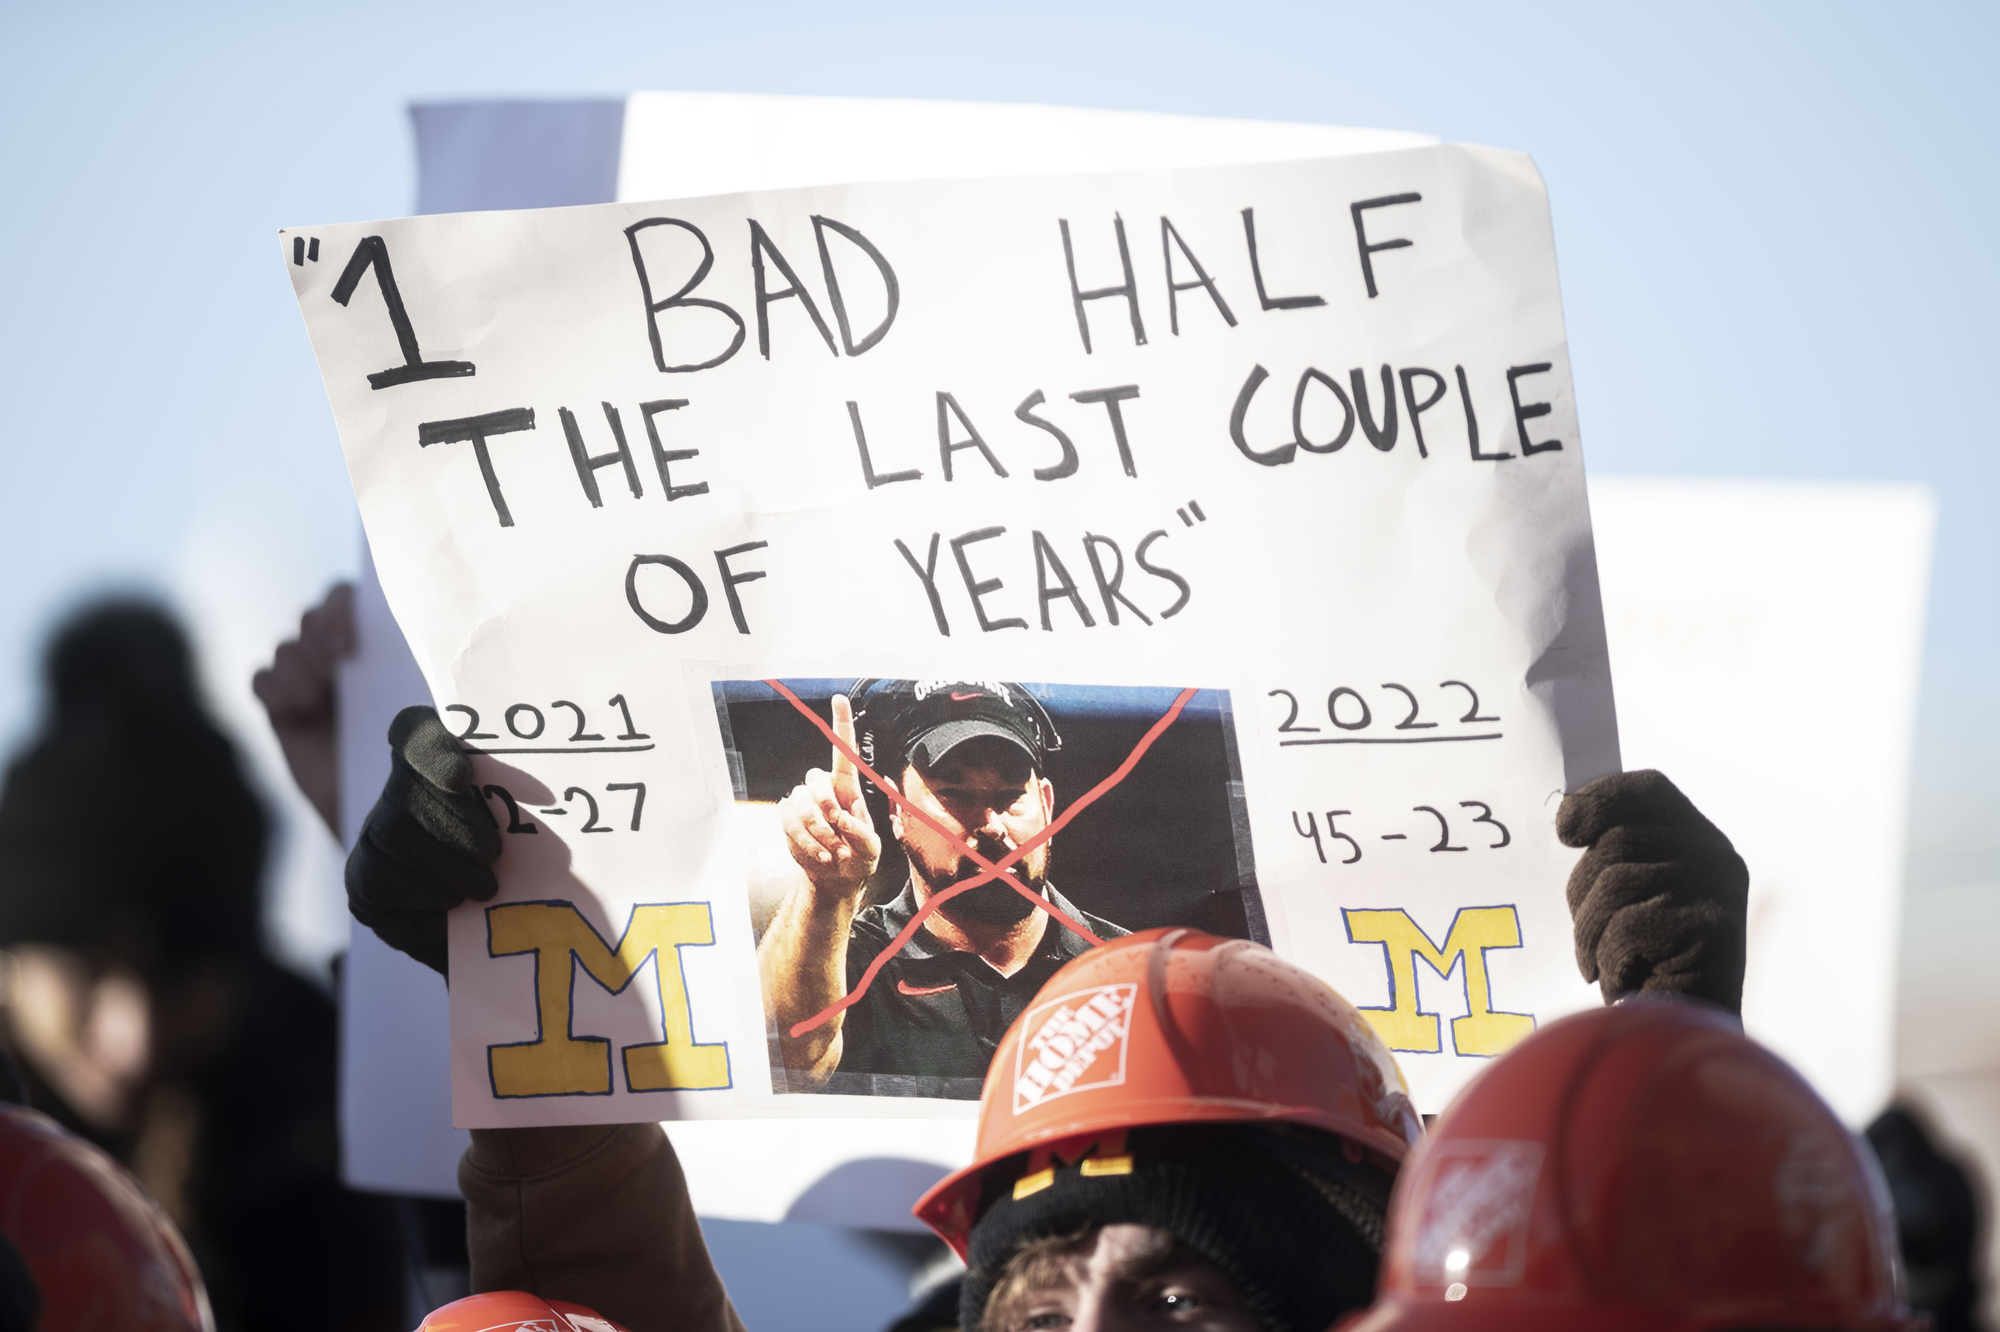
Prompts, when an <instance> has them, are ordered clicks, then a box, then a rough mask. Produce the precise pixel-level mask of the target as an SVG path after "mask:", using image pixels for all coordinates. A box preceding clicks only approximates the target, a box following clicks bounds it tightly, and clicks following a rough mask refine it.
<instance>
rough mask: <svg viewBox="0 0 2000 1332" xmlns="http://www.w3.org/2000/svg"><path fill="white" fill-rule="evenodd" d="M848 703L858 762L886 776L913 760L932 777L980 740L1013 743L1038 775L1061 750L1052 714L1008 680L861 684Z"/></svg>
mask: <svg viewBox="0 0 2000 1332" xmlns="http://www.w3.org/2000/svg"><path fill="white" fill-rule="evenodd" d="M850 698H852V700H853V702H854V708H855V732H856V736H857V739H858V740H859V742H860V750H861V758H862V760H863V761H864V762H866V763H867V764H868V765H869V766H870V767H872V768H874V769H875V770H876V771H877V772H880V773H882V775H883V776H885V777H891V778H893V777H894V776H895V775H896V773H897V772H899V771H900V770H901V769H902V767H903V766H904V765H905V764H909V763H914V764H915V765H916V766H917V769H918V770H919V771H925V772H927V771H929V770H931V769H933V768H935V767H937V766H938V764H940V763H942V762H943V761H944V758H945V755H947V754H949V753H950V752H951V751H952V750H954V749H956V748H958V747H959V746H960V745H962V744H964V743H965V742H966V741H968V740H977V739H980V738H982V737H992V738H994V739H998V740H1004V741H1006V742H1007V743H1009V744H1011V745H1013V746H1015V747H1016V748H1017V749H1019V750H1021V752H1022V753H1024V754H1026V755H1027V757H1028V762H1029V763H1030V765H1031V766H1032V767H1033V768H1034V770H1035V771H1036V772H1038V773H1039V772H1046V771H1047V770H1048V756H1049V755H1050V754H1052V753H1054V752H1055V751H1056V750H1058V749H1060V748H1062V737H1060V736H1059V735H1057V734H1056V728H1055V725H1054V723H1053V722H1051V721H1050V720H1049V714H1048V713H1047V712H1045V711H1043V709H1042V705H1041V704H1040V703H1039V702H1037V701H1036V700H1035V698H1034V697H1033V695H1031V694H1029V693H1028V691H1027V690H1025V689H1023V688H1022V687H1021V686H1020V685H1018V684H1015V683H1013V682H1011V681H1005V680H877V679H868V680H856V681H855V682H854V690H853V693H852V694H851V695H850Z"/></svg>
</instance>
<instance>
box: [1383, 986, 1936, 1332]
mask: <svg viewBox="0 0 2000 1332" xmlns="http://www.w3.org/2000/svg"><path fill="white" fill-rule="evenodd" d="M1894 1236H1895V1223H1894V1220H1893V1218H1892V1217H1891V1216H1890V1214H1889V1204H1888V1193H1887V1190H1886V1189H1885V1188H1884V1187H1883V1185H1882V1182H1881V1177H1880V1174H1879V1172H1878V1170H1877V1169H1876V1167H1875V1164H1874V1161H1873V1158H1872V1157H1870V1156H1869V1155H1868V1154H1867V1152H1866V1151H1865V1150H1864V1149H1863V1148H1862V1147H1861V1146H1860V1145H1859V1144H1858V1143H1857V1142H1856V1141H1855V1139H1854V1136H1853V1135H1852V1134H1851V1133H1849V1132H1848V1131H1847V1129H1846V1128H1845V1127H1844V1126H1842V1124H1841V1123H1840V1121H1839V1120H1838V1119H1836V1118H1835V1117H1834V1114H1833V1112H1832V1111H1831V1110H1829V1109H1828V1108H1827V1107H1826V1105H1825V1103H1824V1102H1822V1101H1821V1100H1820V1099H1819V1097H1818V1096H1816V1095H1814V1094H1813V1090H1812V1088H1811V1087H1809V1086H1807V1085H1806V1083H1805V1080H1804V1079H1802V1078H1801V1077H1800V1076H1799V1075H1798V1074H1797V1073H1795V1072H1793V1071H1792V1069H1791V1067H1790V1066H1789V1065H1787V1064H1786V1063H1785V1062H1784V1061H1783V1060H1781V1059H1779V1058H1778V1057H1777V1056H1776V1055H1774V1054H1772V1053H1771V1052H1770V1051H1768V1050H1765V1049H1764V1048H1763V1047H1761V1046H1759V1045H1757V1044H1756V1043H1754V1042H1752V1041H1750V1040H1748V1039H1746V1038H1745V1037H1743V1036H1742V1035H1741V1034H1740V1033H1738V1032H1737V1030H1736V1029H1735V1024H1734V1023H1733V1022H1732V1020H1731V1019H1730V1018H1728V1017H1727V1016H1726V1015H1724V1014H1723V1013H1722V1012H1721V1011H1720V1010H1718V1009H1711V1008H1708V1007H1707V1006H1705V1005H1696V1004H1674V1003H1643V1002H1642V1003H1636V1004H1625V1005H1620V1006H1619V1007H1616V1008H1604V1009H1596V1010H1593V1011H1591V1012H1587V1013H1579V1014H1577V1015H1576V1016H1574V1017H1569V1018H1565V1019H1563V1020H1562V1021H1560V1022H1555V1023H1552V1024H1550V1025H1549V1026H1547V1027H1544V1028H1543V1029H1542V1030H1541V1031H1539V1032H1537V1033H1536V1034H1535V1035H1533V1036H1530V1037H1529V1038H1528V1039H1527V1040H1525V1041H1523V1042H1521V1044H1519V1045H1517V1046H1515V1047H1514V1049H1513V1050H1512V1051H1510V1052H1509V1053H1508V1054H1507V1055H1506V1056H1505V1057H1504V1058H1502V1059H1500V1060H1499V1061H1497V1062H1496V1063H1494V1064H1493V1065H1492V1066H1491V1067H1490V1068H1488V1069H1486V1070H1485V1071H1484V1072H1482V1073H1481V1074H1480V1075H1479V1077H1478V1078H1477V1079H1476V1080H1474V1081H1473V1082H1472V1083H1471V1084H1470V1085H1468V1086H1467V1087H1466V1089H1465V1090H1464V1091H1463V1092H1461V1093H1460V1094H1459V1096H1458V1099H1457V1100H1456V1101H1455V1102H1453V1104H1452V1106H1451V1108H1450V1109H1449V1110H1448V1111H1446V1112H1445V1114H1444V1115H1443V1116H1442V1117H1441V1118H1440V1119H1439V1120H1438V1122H1437V1123H1436V1124H1435V1125H1433V1126H1432V1129H1431V1133H1430V1135H1429V1137H1428V1139H1427V1140H1426V1141H1425V1143H1424V1145H1423V1148H1422V1149H1421V1150H1420V1151H1419V1152H1418V1153H1417V1154H1416V1156H1415V1157H1413V1158H1412V1159H1411V1161H1410V1163H1409V1165H1408V1167H1406V1168H1405V1170H1404V1171H1403V1174H1402V1177H1401V1178H1400V1179H1399V1180H1398V1181H1397V1184H1396V1193H1395V1198H1394V1201H1393V1203H1392V1204H1391V1207H1390V1213H1389V1245H1388V1249H1387V1251H1386V1252H1385V1253H1384V1255H1383V1263H1382V1279H1381V1285H1380V1292H1379V1295H1378V1297H1377V1300H1376V1304H1375V1307H1374V1308H1373V1309H1371V1310H1370V1311H1369V1312H1368V1313H1366V1314H1364V1315H1363V1316H1362V1317H1361V1319H1360V1320H1359V1321H1358V1322H1354V1323H1350V1324H1348V1327H1347V1330H1346V1332H1391V1330H1392V1329H1393V1330H1394V1332H1430V1330H1431V1329H1441V1330H1443V1332H1474V1330H1476V1332H1511V1330H1512V1329H1516V1328H1519V1329H1529V1328H1533V1329H1535V1332H1572V1330H1574V1332H1582V1329H1586V1328H1587V1329H1592V1330H1593V1332H1595V1330H1596V1329H1603V1328H1618V1329H1621V1330H1626V1329H1630V1330H1632V1332H1700V1330H1702V1329H1720V1328H1748V1327H1801V1328H1803V1327H1810V1328H1818V1329H1827V1330H1828V1332H1832V1330H1834V1329H1839V1330H1840V1332H1906V1330H1908V1332H1915V1329H1919V1328H1921V1327H1923V1326H1924V1323H1923V1321H1922V1320H1921V1319H1919V1318H1916V1317H1914V1316H1912V1314H1911V1313H1910V1311H1909V1309H1908V1308H1907V1307H1905V1305H1904V1303H1903V1295H1902V1280H1901V1272H1900V1270H1899V1268H1898V1264H1897V1258H1896V1252H1895V1249H1894V1247H1893V1245H1894V1242H1895V1241H1894Z"/></svg>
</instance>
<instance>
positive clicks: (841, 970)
mask: <svg viewBox="0 0 2000 1332" xmlns="http://www.w3.org/2000/svg"><path fill="white" fill-rule="evenodd" d="M281 242H282V246H283V255H284V259H285V261H286V264H287V268H288V271H289V272H290V273H291V275H292V278H293V282H294V285H295V288H296V291H297V294H298V296H299V299H300V303H301V308H302V310H303V311H304V313H305V316H306V321H307V325H308V329H309V331H310V333H311V336H312V339H313V343H314V346H315V350H316V352H317V353H318V356H319V360H320V364H321V367H322V370H323V373H324V375H325V378H326V382H327V386H328V392H329V395H330V397H331V398H332V402H333V406H334V412H335V416H336V420H337V422H338V425H339V428H340V431H341V436H342V442H343V447H344V448H345V450H346V453H347V458H348V462H349V467H350V471H351V473H352V476H353V479H354V483H355V489H356V493H357V496H358V498H359V501H360V505H361V509H362V514H363V518H364V521H365V522H366V524H367V527H368V533H369V540H370V545H371V547H372V549H373V551H374V554H375V559H376V561H377V565H378V568H379V571H380V574H381V579H382V584H383V587H384V590H385V591H386V593H387V596H388V599H389V603H390V605H391V607H392V608H393V609H394V610H395V613H396V616H397V619H398V620H399V622H400V623H401V624H402V626H403V627H404V630H405V632H406V634H407V636H408V639H409V642H410V645H411V647H412V649H413V651H414V654H415V656H416V658H417V661H418V664H419V665H420V666H421V667H422V669H423V672H424V675H425V677H426V679H427V681H428V682H429V685H430V688H431V691H432V693H433V695H434V696H435V697H436V698H437V699H438V700H440V702H442V703H444V704H445V715H446V717H447V718H448V719H449V720H450V721H451V722H452V723H453V725H454V727H455V729H457V730H458V731H459V732H460V733H461V734H462V736H463V737H464V739H465V741H466V743H467V744H468V745H469V746H471V747H472V748H473V749H474V750H476V751H477V752H478V753H479V754H480V755H481V756H482V757H481V758H480V760H479V780H480V782H481V785H482V789H483V791H484V792H485V794H486V795H487V796H488V798H489V800H490V801H491V803H492V807H493V808H494V810H495V812H496V815H497V816H498V817H499V819H500V821H501V824H502V826H503V828H505V829H506V833H505V835H504V837H503V842H504V844H505V847H506V850H505V852H504V853H503V856H502V858H501V861H500V877H501V883H502V889H501V893H500V895H499V897H498V898H496V899H495V900H494V901H493V902H491V903H484V904H476V905H472V906H468V907H467V908H465V909H463V910H461V911H460V912H459V913H457V915H456V916H455V917H454V920H453V934H452V1060H453V1089H454V1106H455V1114H456V1117H457V1119H458V1122H459V1123H461V1124H464V1125H471V1126H478V1125H488V1124H505V1123H546V1122H591V1121H616V1120H644V1119H656V1118H724V1117H744V1116H827V1115H833V1116H869V1117H883V1116H888V1117H896V1116H919V1117H936V1116H943V1117H963V1116H968V1115H970V1114H971V1113H972V1109H973V1099H974V1098H975V1097H976V1095H977V1090H978V1086H979V1081H980V1078H981V1077H982V1076H983V1074H984V1071H985V1060H986V1058H987V1056H988V1055H989V1054H990V1051H991V1049H992V1045H993V1042H994V1041H995V1040H996V1039H997V1038H998V1036H999V1034H1000V1032H1001V1031H1002V1030H1004V1028H1005V1026H1006V1024H1007V1023H1008V1021H1010V1020H1011V1019H1012V1018H1013V1017H1014V1016H1015V1015H1017V1014H1018V1013H1019V1012H1020V1011H1021V1010H1022V1009H1023V1008H1025V1007H1026V1006H1027V1003H1028V1002H1029V1000H1030V999H1031V998H1032V996H1033V993H1034V990H1035V989H1036V988H1037V987H1038V986H1039V984H1040V983H1041V981H1042V980H1043V979H1045V978H1046V976H1047V975H1048V974H1049V973H1050V972H1051V971H1053V970H1054V968H1055V967H1056V966H1059V965H1060V964H1061V962H1062V961H1063V960H1064V959H1065V958H1067V957H1069V956H1072V955H1074V953H1075V952H1077V951H1079V950H1080V949H1081V948H1083V947H1084V946H1086V945H1087V944H1088V942H1090V941H1092V940H1095V939H1100V938H1106V937H1110V936H1111V935H1113V934H1116V933H1118V932H1122V931H1124V930H1136V929H1145V928H1154V927H1173V926H1195V927H1200V928H1204V929H1209V930H1212V931H1215V932H1218V933H1226V934H1227V933H1233V934H1239V935H1244V936H1248V937H1252V938H1258V939H1262V940H1266V941H1268V942H1270V943H1271V944H1272V945H1273V946H1274V947H1276V948H1277V949H1279V951H1281V952H1283V953H1285V954H1286V955H1288V956H1291V957H1293V958H1295V959H1297V960H1299V961H1300V962H1301V963H1302V964H1304V965H1306V966H1308V967H1310V968H1312V969H1313V970H1314V971H1316V972H1318V973H1319V974H1320V975H1322V976H1324V977H1325V978H1326V979H1327V980H1328V981H1329V982H1330V983H1332V984H1333V985H1334V986H1335V987H1336V988H1338V989H1339V990H1340V991H1341V992H1342V993H1343V994H1345V995H1346V996H1348V997H1349V998H1350V999H1351V1000H1353V1001H1354V1002H1355V1003H1357V1004H1359V1005H1361V1006H1362V1007H1363V1008H1364V1010H1365V1011H1366V1012H1367V1015H1368V1017H1369V1019H1370V1020H1371V1021H1373V1022H1374V1023H1375V1024H1376V1026H1377V1027H1378V1029H1380V1030H1381V1031H1382V1032H1383V1034H1384V1035H1385V1037H1387V1039H1388V1041H1389V1044H1390V1045H1391V1046H1392V1047H1393V1048H1395V1049H1397V1050H1398V1051H1399V1056H1398V1057H1399V1060H1400V1061H1401V1062H1402V1064H1403V1067H1404V1070H1405V1072H1406V1074H1407V1075H1408V1077H1409V1079H1410V1081H1411V1083H1412V1086H1413V1090H1414V1092H1415V1095H1416V1097H1417V1100H1418V1103H1419V1105H1420V1107H1421V1108H1424V1109H1436V1108H1437V1107H1438V1106H1439V1105H1440V1104H1441V1103H1442V1101H1443V1100H1444V1099H1445V1098H1446V1097H1447V1096H1448V1095H1449V1093H1450V1092H1451V1091H1452V1090H1453V1089H1454V1088H1455V1087H1456V1086H1457V1085H1459V1084H1460V1083H1461V1082H1462V1081H1463V1079H1464V1078H1465V1077H1466V1076H1468V1075H1469V1074H1470V1073H1471V1072H1472V1071H1474V1070H1475V1069H1476V1068H1477V1067H1478V1066H1479V1065H1480V1063H1481V1061H1483V1060H1484V1059H1486V1058H1489V1057H1491V1056H1492V1055H1494V1054H1497V1053H1499V1052H1500V1051H1501V1050H1504V1049H1505V1048H1507V1046H1508V1045H1510V1044H1511V1043H1512V1042H1513V1041H1515V1040H1518V1039H1519V1038H1520V1037H1521V1036H1522V1035H1524V1034H1525V1033H1526V1032H1527V1031H1529V1030H1532V1029H1533V1027H1534V1025H1535V1024H1536V1023H1537V1022H1538V1021H1545V1020H1548V1019H1549V1018H1551V1017H1554V1016H1557V1015H1559V1014H1560V1013H1562V1012H1565V1011H1568V1010H1569V1009H1571V1008H1574V1007H1577V1006H1580V1005H1582V1004H1586V1003H1589V1002H1591V1001H1592V1000H1593V997H1594V996H1593V993H1592V991H1591V990H1589V989H1588V988H1586V987H1585V986H1583V984H1582V983H1581V982H1580V981H1579V980H1578V978H1577V976H1576V972H1575V968H1574V962H1573V960H1572V950H1571V947H1570V942H1569V924H1568V917H1567V912H1566V910H1565V909H1564V906H1563V901H1562V892H1561V888H1562V880H1563V876H1564V873H1565V871H1566V868H1567V866H1568V864H1569V862H1570V860H1571V858H1572V855H1571V853H1568V852H1566V851H1564V850H1563V849H1562V848H1561V847H1559V846H1558V845H1557V844H1556V842H1555V839H1554V835H1553V829H1552V824H1553V814H1554V807H1555V801H1556V798H1557V793H1558V792H1560V790H1561V789H1563V788H1564V787H1565V786H1567V785H1573V784H1575V783H1577V782H1579V781H1582V780H1586V779H1588V778H1590V777H1592V776H1596V775H1598V774H1599V773H1602V772H1606V771H1610V770H1612V769H1613V768H1615V767H1616V766H1617V741H1616V733H1615V727H1614V724H1613V718H1612V711H1611V693H1610V682H1609V676H1608V672H1607V669H1606V664H1605V652H1604V642H1603V625H1602V615H1601V611H1600V608H1599V605H1598V598H1597V586H1596V575H1595V566H1594V560H1593V556H1592V550H1591V542H1590V533H1589V521H1588V515H1587V511H1586V506H1585V502H1584V493H1583V471H1582V460H1581V455H1580V452H1579V444H1578V439H1577V431H1576V423H1575V417H1574V411H1573V397H1572V394H1571V389H1570V382H1569V371H1568V363H1567V358H1566V355H1565V347H1564V337H1563V329H1562V319H1561V310H1560V305H1559V300H1558V294H1557V284H1556V274H1555V264H1554V254H1553V247H1552V244H1551V238H1550V231H1549V223H1548V216H1547V209H1546V199H1545V195H1544V193H1543V190H1542V187H1541V184H1540V181H1539V179H1538V178H1537V176H1536V175H1535V172H1534V170H1533V168H1532V166H1531V165H1530V164H1529V163H1528V162H1527V160H1526V159H1525V158H1522V157H1519V156H1516V155H1512V154H1506V153H1500V152H1496V151H1492V150H1486V149H1477V148H1467V147H1463V146H1445V147H1427V148H1418V149H1412V150H1408V151H1402V152H1388V153H1379V154H1372V155H1368V156H1364V157H1354V158H1346V159H1337V160H1327V161H1320V162H1306V163H1292V164H1279V165H1270V166H1249V167H1238V168H1216V169H1203V170H1186V171H1171V172H1155V173H1143V174H1124V175H1085V176H1069V177H1054V178H1041V179H1028V180H981V181H961V182H951V183H945V182H928V183H910V184H888V185H867V186H845V187H825V188H814V189H800V190H790V191H774V192H769V193H759V194H749V195H736V196H725V197H720V198H712V199H702V200H693V201H684V202H677V203H672V204H615V205H604V206H599V207H586V208H574V209H561V210H546V211H537V212H520V213H482V214H461V215H452V216H440V217H425V218H414V219H405V220H401V221H393V222H384V223H376V224H366V225H343V226H328V227H317V228H307V229H303V230H296V231H287V232H285V233H283V234H282V237H281ZM1092 1075H1093V1074H1092V1071H1091V1070H1090V1069H1088V1068H1085V1069H1082V1070H1080V1071H1079V1073H1078V1077H1079V1078H1087V1077H1089V1076H1092ZM1055 1090H1057V1091H1059V1090H1060V1089H1055ZM1049 1091H1050V1089H1041V1090H1039V1091H1038V1092H1037V1093H1036V1094H1048V1093H1049ZM1024 1094H1025V1093H1024Z"/></svg>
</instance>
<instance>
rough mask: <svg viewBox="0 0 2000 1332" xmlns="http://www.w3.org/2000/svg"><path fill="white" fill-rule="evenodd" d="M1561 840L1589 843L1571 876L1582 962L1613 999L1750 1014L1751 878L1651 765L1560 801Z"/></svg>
mask: <svg viewBox="0 0 2000 1332" xmlns="http://www.w3.org/2000/svg"><path fill="white" fill-rule="evenodd" d="M1556 835H1557V836H1558V837H1560V838H1562V841H1563V845H1564V846H1587V847H1589V848H1590V849H1589V850H1588V851H1586V852H1584V855H1583V859H1582V860H1579V861H1578V862H1577V863H1576V868H1575V869H1574V870H1572V871H1571V872H1570V876H1569V914H1570V919H1571V920H1572V921H1573V922H1574V924H1575V927H1576V965H1577V969H1578V970H1580V971H1581V972H1583V978H1584V979H1585V980H1594V981H1596V982H1597V983H1598V986H1599V987H1600V988H1601V989H1602V990H1603V992H1604V999H1605V1002H1606V1003H1610V1002H1612V1001H1614V1000H1616V999H1618V998H1620V997H1621V996H1623V995H1627V994H1630V993H1632V992H1634V991H1637V990H1646V991H1652V992H1656V993H1657V992H1666V993H1670V994H1686V995H1693V996H1695V997H1697V998H1701V999H1707V1000H1709V1001H1710V1002H1712V1003H1717V1004H1721V1005H1722V1006H1723V1007H1724V1008H1727V1009H1728V1010H1729V1011H1730V1012H1732V1013H1740V1012H1741V1011H1742V1008H1743V929H1744V920H1745V916H1746V905H1747V902H1748V899H1749V893H1750V871H1749V870H1748V869H1747V868H1746V867H1745V866H1744V864H1743V858H1742V857H1741V856H1739V855H1737V854H1736V848H1734V847H1732V846H1731V845H1730V844H1729V839H1728V838H1727V837H1724V836H1723V835H1722V832H1721V830H1719V829H1718V828H1717V827H1716V826H1715V825H1714V824H1712V823H1710V822H1709V821H1708V820H1707V819H1705V818H1703V817H1702V814H1701V811H1700V810H1698V809H1696V808H1695V807H1694V805H1693V804H1691V803H1690V802H1689V801H1688V798H1687V797H1686V796H1684V795H1682V794H1681V793H1680V790H1679V788H1677V787H1676V786H1675V785H1674V784H1673V783H1672V782H1670V781H1668V780H1667V779H1666V778H1665V777H1663V776H1661V775H1660V774H1659V773H1657V772H1654V771H1652V770H1651V769H1650V768H1649V769H1646V770H1644V771H1641V772H1623V773H1614V774H1613V775H1611V776H1609V777H1600V778H1598V779H1597V780H1596V781H1594V782H1591V783H1589V784H1588V785H1586V786H1583V787H1580V788H1578V789H1577V790H1575V791H1572V792H1570V793H1569V794H1568V795H1566V796H1564V797H1563V802H1562V809H1561V810H1560V811H1558V812H1557V814H1556Z"/></svg>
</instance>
